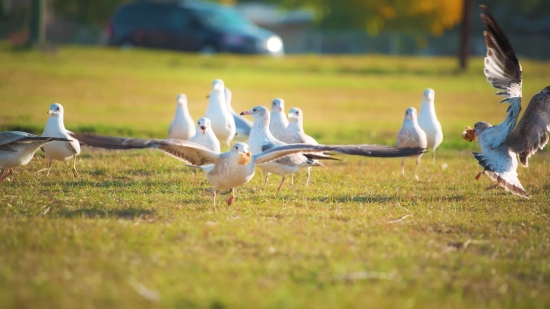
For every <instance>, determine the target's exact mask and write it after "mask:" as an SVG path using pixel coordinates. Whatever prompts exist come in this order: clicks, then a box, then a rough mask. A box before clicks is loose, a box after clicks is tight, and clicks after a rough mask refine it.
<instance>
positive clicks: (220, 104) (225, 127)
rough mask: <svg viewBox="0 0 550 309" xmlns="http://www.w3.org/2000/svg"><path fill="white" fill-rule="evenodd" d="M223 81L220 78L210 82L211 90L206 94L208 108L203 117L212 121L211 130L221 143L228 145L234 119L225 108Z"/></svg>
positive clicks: (233, 135) (233, 134) (233, 133)
mask: <svg viewBox="0 0 550 309" xmlns="http://www.w3.org/2000/svg"><path fill="white" fill-rule="evenodd" d="M224 88H225V86H224V83H223V81H222V80H221V79H216V80H214V81H213V82H212V91H211V92H210V95H209V96H208V100H209V102H208V108H207V109H206V113H205V114H204V117H206V118H208V119H210V121H211V122H212V130H213V131H214V134H216V137H217V138H218V140H219V141H220V142H221V143H224V144H225V145H226V146H227V147H229V145H230V143H231V140H232V139H233V137H235V133H236V129H235V120H234V119H233V116H231V114H230V113H229V111H228V110H227V104H226V102H225V94H224Z"/></svg>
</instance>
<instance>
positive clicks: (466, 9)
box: [458, 0, 474, 71]
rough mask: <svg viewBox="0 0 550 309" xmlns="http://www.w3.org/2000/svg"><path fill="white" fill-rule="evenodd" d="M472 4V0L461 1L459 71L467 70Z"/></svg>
mask: <svg viewBox="0 0 550 309" xmlns="http://www.w3.org/2000/svg"><path fill="white" fill-rule="evenodd" d="M473 4H474V0H463V9H462V25H461V29H460V42H459V44H458V64H459V67H460V70H461V71H466V69H467V68H468V58H469V56H470V45H471V44H470V43H471V38H472V15H473V14H472V13H473V9H474V8H473Z"/></svg>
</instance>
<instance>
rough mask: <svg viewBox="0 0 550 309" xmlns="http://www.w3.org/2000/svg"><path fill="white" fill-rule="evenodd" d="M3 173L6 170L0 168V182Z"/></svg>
mask: <svg viewBox="0 0 550 309" xmlns="http://www.w3.org/2000/svg"><path fill="white" fill-rule="evenodd" d="M4 173H6V170H5V169H3V168H0V182H2V180H3V179H4Z"/></svg>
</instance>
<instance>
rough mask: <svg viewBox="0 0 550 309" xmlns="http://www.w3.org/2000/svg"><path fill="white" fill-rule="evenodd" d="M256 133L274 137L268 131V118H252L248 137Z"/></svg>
mask: <svg viewBox="0 0 550 309" xmlns="http://www.w3.org/2000/svg"><path fill="white" fill-rule="evenodd" d="M257 134H259V135H261V136H267V137H273V138H275V137H274V136H273V134H271V132H270V131H269V118H261V119H254V122H253V124H252V129H251V130H250V137H252V136H253V135H257Z"/></svg>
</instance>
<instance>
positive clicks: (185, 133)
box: [168, 93, 196, 140]
mask: <svg viewBox="0 0 550 309" xmlns="http://www.w3.org/2000/svg"><path fill="white" fill-rule="evenodd" d="M195 133H196V130H195V125H194V121H193V118H191V115H190V114H189V109H188V107H187V96H186V95H185V94H183V93H182V94H180V95H179V96H178V98H177V100H176V113H175V115H174V120H173V121H172V123H171V124H170V129H168V138H177V139H183V140H188V139H189V138H191V137H192V136H193V135H195Z"/></svg>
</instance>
